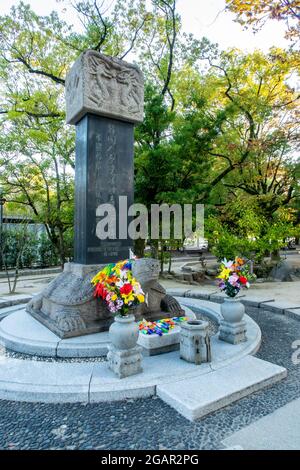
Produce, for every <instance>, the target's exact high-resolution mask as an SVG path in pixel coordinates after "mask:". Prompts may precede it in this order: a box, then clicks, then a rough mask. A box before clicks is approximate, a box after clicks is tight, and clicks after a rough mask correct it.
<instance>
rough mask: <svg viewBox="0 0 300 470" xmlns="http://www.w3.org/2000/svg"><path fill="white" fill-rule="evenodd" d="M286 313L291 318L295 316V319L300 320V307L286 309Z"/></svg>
mask: <svg viewBox="0 0 300 470" xmlns="http://www.w3.org/2000/svg"><path fill="white" fill-rule="evenodd" d="M284 315H286V316H287V317H289V318H293V319H294V320H298V321H300V308H299V309H291V308H288V309H286V310H284Z"/></svg>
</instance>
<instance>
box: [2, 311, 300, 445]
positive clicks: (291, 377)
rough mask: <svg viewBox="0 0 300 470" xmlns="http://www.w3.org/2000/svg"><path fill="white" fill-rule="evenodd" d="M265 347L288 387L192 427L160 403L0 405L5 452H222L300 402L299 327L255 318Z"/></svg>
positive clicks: (268, 391)
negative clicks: (238, 434) (230, 441)
mask: <svg viewBox="0 0 300 470" xmlns="http://www.w3.org/2000/svg"><path fill="white" fill-rule="evenodd" d="M251 316H252V317H253V319H254V320H255V321H257V323H258V324H259V325H260V327H261V329H262V333H263V342H262V347H261V349H260V351H259V352H258V354H257V357H260V358H262V359H266V360H268V361H271V362H274V363H276V364H279V365H282V366H284V367H286V368H287V369H288V377H287V379H286V380H284V381H283V382H281V383H279V384H277V385H275V386H273V387H270V388H268V389H265V390H264V391H261V392H257V393H255V394H254V395H252V396H250V397H246V398H243V399H242V400H240V401H239V402H238V403H235V404H232V405H230V406H228V407H226V408H224V409H222V410H220V411H218V412H215V413H213V414H211V415H209V416H207V417H205V418H202V419H201V420H199V421H197V422H195V423H190V422H189V421H187V420H186V419H185V418H183V417H182V416H181V415H179V414H178V413H176V412H175V411H174V410H173V409H172V408H170V407H169V406H168V405H166V404H165V403H163V402H162V401H161V400H160V399H159V398H148V399H140V400H127V401H126V402H114V403H111V404H109V403H99V404H87V405H83V404H57V405H55V404H39V403H37V404H31V403H14V402H9V401H0V422H1V427H0V448H1V449H154V450H157V449H160V450H164V449H172V450H175V449H219V448H222V440H223V439H224V438H225V437H227V436H229V435H230V434H232V433H233V432H235V431H237V430H239V429H241V428H242V427H244V426H246V425H248V424H250V423H251V422H253V421H255V420H257V419H259V418H261V417H262V416H265V415H267V414H269V413H271V412H273V411H274V410H275V409H277V408H279V407H280V406H283V405H284V404H286V403H288V402H290V401H292V400H294V399H295V398H298V397H300V380H299V373H300V366H299V365H298V366H296V365H293V363H292V361H291V355H292V352H293V349H292V347H291V345H292V342H293V341H294V340H297V339H300V322H297V321H296V320H292V319H289V318H286V317H284V316H279V315H274V314H272V313H270V312H263V313H261V312H260V313H259V314H253V315H251Z"/></svg>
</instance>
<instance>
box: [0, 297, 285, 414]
mask: <svg viewBox="0 0 300 470" xmlns="http://www.w3.org/2000/svg"><path fill="white" fill-rule="evenodd" d="M178 300H179V301H180V304H181V306H182V307H183V308H184V309H185V310H186V312H189V313H190V314H191V315H193V312H192V311H190V307H191V308H193V311H195V313H196V315H197V312H200V313H202V314H206V315H207V316H210V317H211V318H213V319H214V320H217V321H218V322H219V321H220V306H219V305H216V304H213V303H212V302H206V301H202V300H201V301H199V300H192V299H183V298H178ZM27 317H28V318H30V320H31V322H35V323H31V324H30V325H27V328H26V325H24V322H25V321H26V320H25V318H27ZM27 317H24V312H23V316H22V311H18V312H15V313H13V314H11V315H9V316H8V317H7V318H6V319H4V320H3V321H2V322H1V323H0V341H1V343H2V345H4V346H5V345H6V347H7V348H13V349H15V348H16V347H18V349H19V352H26V353H27V354H28V353H29V351H30V353H29V354H38V351H42V354H43V355H48V356H49V355H50V356H52V358H51V359H49V358H48V359H46V358H44V359H43V357H41V356H42V354H39V357H38V358H37V357H31V358H29V357H28V355H27V356H23V357H21V358H15V357H11V356H10V354H9V352H8V353H5V347H4V348H3V349H4V351H2V354H1V355H0V399H7V400H15V401H28V402H49V403H68V402H83V403H93V402H94V403H95V402H108V401H109V402H111V401H117V400H124V399H130V398H141V397H151V396H154V395H158V396H159V397H160V398H161V399H162V400H164V401H165V402H166V403H168V404H169V405H170V406H171V407H173V408H175V410H177V411H178V412H180V413H181V414H183V416H185V417H186V418H187V419H189V420H194V419H197V418H199V417H201V416H204V415H206V414H208V413H211V412H212V411H215V410H217V409H219V408H222V407H224V406H226V405H228V404H229V403H232V402H233V401H236V400H238V399H239V398H241V397H244V396H246V395H249V394H251V393H253V392H255V391H257V390H260V389H262V388H264V387H266V386H269V385H272V384H274V383H276V382H278V381H279V380H282V379H283V378H284V377H285V376H286V369H284V368H282V367H279V366H277V365H274V364H271V363H269V362H266V361H262V360H260V359H257V358H254V357H252V356H251V355H252V354H254V353H255V352H256V351H257V350H258V348H259V346H260V342H261V332H260V328H259V327H258V325H257V324H256V323H255V322H254V321H253V320H252V319H251V318H250V317H248V316H247V315H245V321H246V325H247V341H246V342H243V343H240V344H238V345H231V344H229V343H225V342H223V341H220V340H219V339H218V335H213V336H212V337H211V348H212V362H210V363H203V364H201V365H198V366H197V365H195V364H191V363H188V362H186V361H183V360H181V359H180V358H179V351H174V352H170V353H165V354H160V355H157V356H150V357H144V359H143V372H142V373H140V374H138V375H135V376H131V377H127V378H123V379H119V378H117V377H116V376H115V374H114V373H113V372H112V371H110V370H109V368H108V364H107V362H104V361H103V360H99V359H98V360H97V359H94V360H92V359H90V360H88V359H82V357H87V356H86V355H87V354H90V356H91V357H94V358H95V357H96V356H101V355H103V354H106V352H107V346H108V344H109V341H108V334H107V333H97V334H93V335H89V336H84V337H82V338H81V339H80V338H70V339H66V340H61V339H59V338H58V337H56V335H54V334H53V333H52V332H50V331H48V330H47V329H46V328H45V327H43V325H41V324H40V323H39V322H37V321H35V320H34V319H33V318H31V317H30V316H28V315H27ZM22 321H23V323H22ZM13 325H14V335H13V333H12V330H11V329H12V327H13ZM16 325H18V328H16ZM33 325H34V326H33ZM42 329H44V330H45V331H44V332H43V335H42V336H41V332H42V331H43V330H42ZM33 337H34V340H33ZM80 340H83V341H82V342H81V341H80ZM22 345H23V346H22ZM21 350H22V351H21ZM75 351H77V352H76V356H77V359H76V358H74V354H75ZM67 357H73V359H72V360H71V362H70V359H67ZM80 357H81V358H80ZM59 358H60V359H59ZM63 358H66V359H65V360H64V359H63Z"/></svg>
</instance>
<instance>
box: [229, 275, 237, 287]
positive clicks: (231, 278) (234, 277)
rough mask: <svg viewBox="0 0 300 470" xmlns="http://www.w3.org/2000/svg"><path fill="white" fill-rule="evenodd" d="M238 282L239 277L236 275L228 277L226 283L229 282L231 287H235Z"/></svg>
mask: <svg viewBox="0 0 300 470" xmlns="http://www.w3.org/2000/svg"><path fill="white" fill-rule="evenodd" d="M238 280H239V276H238V275H237V274H236V273H234V274H232V276H230V277H229V278H228V282H229V283H230V284H231V285H232V286H236V285H237V282H238Z"/></svg>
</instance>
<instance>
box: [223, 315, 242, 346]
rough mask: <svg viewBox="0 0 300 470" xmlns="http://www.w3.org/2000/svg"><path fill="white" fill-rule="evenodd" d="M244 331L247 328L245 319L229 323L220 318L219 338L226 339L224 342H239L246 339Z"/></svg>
mask: <svg viewBox="0 0 300 470" xmlns="http://www.w3.org/2000/svg"><path fill="white" fill-rule="evenodd" d="M246 331H247V328H246V322H245V321H240V322H238V323H229V322H227V321H225V320H222V321H221V323H220V334H219V339H220V340H222V341H226V343H231V344H239V343H242V342H244V341H247V337H246Z"/></svg>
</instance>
